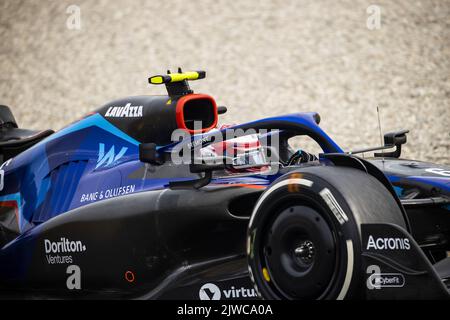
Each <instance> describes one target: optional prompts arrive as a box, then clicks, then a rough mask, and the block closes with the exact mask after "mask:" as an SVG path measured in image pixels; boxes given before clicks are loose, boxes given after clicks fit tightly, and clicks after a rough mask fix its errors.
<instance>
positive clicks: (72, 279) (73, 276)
mask: <svg viewBox="0 0 450 320" xmlns="http://www.w3.org/2000/svg"><path fill="white" fill-rule="evenodd" d="M66 273H67V274H68V275H69V277H68V278H67V281H66V286H67V289H69V290H80V289H81V269H80V267H79V266H77V265H70V266H68V267H67V269H66Z"/></svg>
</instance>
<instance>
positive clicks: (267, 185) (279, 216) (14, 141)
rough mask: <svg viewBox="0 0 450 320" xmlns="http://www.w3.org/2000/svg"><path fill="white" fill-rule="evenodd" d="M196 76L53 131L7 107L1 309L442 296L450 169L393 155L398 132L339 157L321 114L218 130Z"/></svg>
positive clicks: (2, 115)
mask: <svg viewBox="0 0 450 320" xmlns="http://www.w3.org/2000/svg"><path fill="white" fill-rule="evenodd" d="M204 77H205V72H203V71H196V72H185V73H183V72H181V70H178V72H177V73H170V72H168V74H167V75H160V76H154V77H151V78H150V79H149V82H150V83H152V84H164V85H165V86H166V88H167V91H168V94H167V95H164V96H137V97H127V98H124V99H120V100H116V101H113V102H111V103H108V104H106V105H105V106H103V107H101V108H99V109H98V110H97V111H95V112H92V113H90V114H88V115H86V116H85V117H84V118H82V119H80V120H78V121H76V122H74V123H72V124H70V125H69V126H67V127H65V128H64V129H62V130H60V131H58V132H53V131H51V130H47V131H42V132H35V131H31V130H24V129H19V128H18V127H17V124H16V121H15V120H14V117H13V115H12V113H11V111H10V109H9V108H8V107H6V106H1V108H0V126H1V136H0V154H1V161H0V163H1V166H0V248H1V249H0V291H1V295H2V297H6V298H7V297H15V298H17V297H21V298H22V297H25V298H81V299H88V298H92V299H98V298H142V299H203V300H210V299H212V300H217V299H257V298H263V299H411V298H412V299H435V298H438V299H441V298H444V299H446V298H448V297H449V296H450V295H449V287H450V258H449V257H448V251H450V168H449V167H446V166H442V165H437V164H432V163H424V162H420V161H412V160H402V159H400V158H399V157H400V153H401V146H402V145H403V144H404V143H405V142H406V133H407V131H399V132H393V133H388V134H386V135H385V137H384V139H385V145H384V146H381V147H377V148H368V149H363V150H358V151H353V152H344V151H343V150H342V149H341V148H340V147H339V146H338V145H337V144H336V143H335V142H334V141H333V140H332V139H331V138H330V137H329V136H328V135H327V134H326V133H325V132H323V131H322V130H321V128H320V127H319V126H318V124H319V122H320V117H319V115H318V114H317V113H294V114H289V115H283V116H278V117H272V118H266V119H261V120H257V121H254V122H250V123H244V124H239V125H233V126H228V127H219V126H218V125H217V122H218V116H219V115H220V114H223V113H224V112H226V108H225V107H220V106H219V107H218V106H217V105H216V102H215V100H214V99H213V98H212V97H211V96H209V95H205V94H195V93H193V91H192V90H191V89H190V87H189V84H188V81H190V80H197V79H201V78H204ZM296 136H304V137H307V138H309V139H312V140H313V141H315V142H317V144H318V145H319V146H320V147H321V149H322V152H321V153H320V154H311V153H308V152H307V151H305V150H303V149H298V148H297V149H296V148H295V147H294V146H293V144H292V138H293V137H296ZM387 149H391V151H387ZM392 149H394V151H392ZM373 151H378V153H375V154H374V157H373V158H370V159H367V158H365V159H363V158H360V157H358V156H355V154H358V153H363V152H364V153H367V152H373Z"/></svg>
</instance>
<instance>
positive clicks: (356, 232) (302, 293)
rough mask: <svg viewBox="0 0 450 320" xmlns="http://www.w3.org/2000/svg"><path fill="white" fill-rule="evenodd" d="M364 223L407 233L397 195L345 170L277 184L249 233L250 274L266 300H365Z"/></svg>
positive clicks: (299, 174)
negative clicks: (385, 225)
mask: <svg viewBox="0 0 450 320" xmlns="http://www.w3.org/2000/svg"><path fill="white" fill-rule="evenodd" d="M363 223H393V224H396V225H399V226H401V227H403V228H406V223H405V221H404V218H403V214H402V211H401V209H400V207H399V205H398V203H397V202H396V201H395V199H394V198H393V196H392V194H391V193H390V192H389V191H388V190H387V189H386V188H385V187H384V186H383V184H381V183H380V182H379V181H378V180H377V179H376V178H374V177H373V176H371V175H369V174H367V173H366V172H364V171H361V170H357V169H353V168H347V167H332V166H330V167H325V166H317V167H308V168H303V169H300V170H299V171H295V172H291V173H288V174H286V175H284V176H282V177H280V178H279V179H277V180H276V181H275V182H274V183H273V184H272V185H271V186H270V187H269V188H268V189H267V190H266V191H265V192H264V193H263V194H262V195H261V197H260V198H259V200H258V202H257V204H256V205H255V208H254V211H253V214H252V217H251V219H250V224H249V229H248V244H247V245H248V248H247V249H248V250H247V251H248V261H249V271H250V276H251V278H252V280H253V283H254V285H255V288H256V290H257V291H258V293H259V295H260V296H261V297H262V298H264V299H292V300H297V299H344V298H345V299H349V298H361V297H362V294H363V289H364V287H363V285H364V280H363V275H362V272H361V234H360V225H361V224H363Z"/></svg>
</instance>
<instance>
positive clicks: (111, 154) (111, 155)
mask: <svg viewBox="0 0 450 320" xmlns="http://www.w3.org/2000/svg"><path fill="white" fill-rule="evenodd" d="M127 150H128V148H126V147H122V149H120V151H119V153H117V154H116V153H115V146H112V147H111V149H109V151H108V152H107V153H105V144H104V143H100V144H99V146H98V159H97V165H96V166H95V169H98V168H100V167H101V166H104V167H107V166H109V165H110V164H113V163H115V162H116V161H117V160H119V159H120V158H122V157H123V156H124V154H125V152H127Z"/></svg>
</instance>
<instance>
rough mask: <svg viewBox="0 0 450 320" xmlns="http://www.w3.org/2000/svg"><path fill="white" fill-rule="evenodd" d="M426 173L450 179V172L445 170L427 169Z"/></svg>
mask: <svg viewBox="0 0 450 320" xmlns="http://www.w3.org/2000/svg"><path fill="white" fill-rule="evenodd" d="M425 171H426V172H429V173H434V174H437V175H440V176H444V177H450V170H444V169H441V168H428V169H425Z"/></svg>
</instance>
